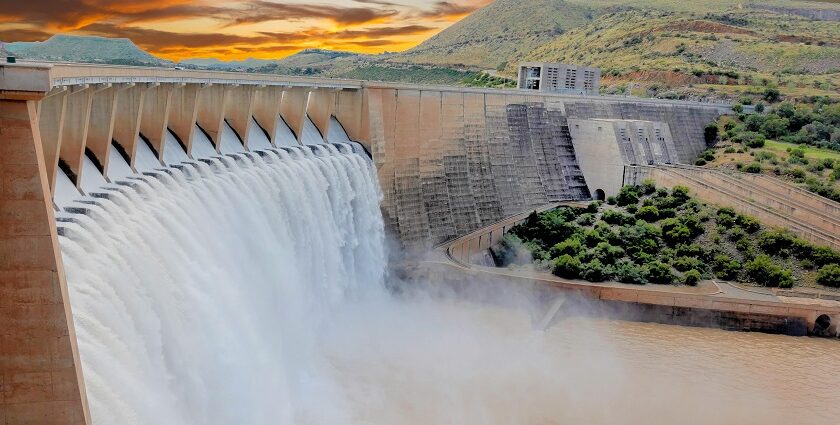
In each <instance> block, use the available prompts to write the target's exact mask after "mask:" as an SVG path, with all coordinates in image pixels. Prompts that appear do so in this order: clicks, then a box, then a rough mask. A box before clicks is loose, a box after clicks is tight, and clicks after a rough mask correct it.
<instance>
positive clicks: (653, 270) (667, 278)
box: [645, 261, 676, 285]
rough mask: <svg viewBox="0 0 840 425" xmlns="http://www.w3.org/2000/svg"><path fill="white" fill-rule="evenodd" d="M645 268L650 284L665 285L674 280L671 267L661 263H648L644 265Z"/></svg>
mask: <svg viewBox="0 0 840 425" xmlns="http://www.w3.org/2000/svg"><path fill="white" fill-rule="evenodd" d="M645 268H646V269H647V278H648V280H649V281H650V282H652V283H656V284H659V285H667V284H670V283H673V282H674V280H675V279H676V276H675V275H674V272H673V271H672V270H671V266H669V265H667V264H665V263H663V262H661V261H653V262H650V263H648V264H646V266H645Z"/></svg>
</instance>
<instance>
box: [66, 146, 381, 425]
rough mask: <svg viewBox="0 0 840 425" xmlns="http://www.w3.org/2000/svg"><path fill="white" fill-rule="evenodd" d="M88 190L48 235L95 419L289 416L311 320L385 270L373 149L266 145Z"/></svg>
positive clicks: (323, 317)
mask: <svg viewBox="0 0 840 425" xmlns="http://www.w3.org/2000/svg"><path fill="white" fill-rule="evenodd" d="M89 194H90V195H91V196H92V197H91V198H87V199H86V200H83V201H82V202H76V203H74V204H72V205H70V206H69V208H68V210H69V211H74V212H76V213H75V214H62V215H61V216H60V218H59V220H60V222H59V233H60V245H61V251H62V254H63V255H62V256H63V262H64V267H65V270H66V274H67V282H68V288H69V297H70V302H71V306H72V312H73V319H74V323H75V329H76V333H77V337H78V341H79V352H80V357H81V363H82V371H83V373H84V379H85V385H86V390H87V396H88V400H89V403H90V411H91V416H92V421H93V423H94V424H96V425H101V424H120V425H132V424H137V425H140V424H210V425H212V424H220V425H221V424H249V425H259V424H291V423H300V421H299V420H297V409H299V406H300V405H301V404H302V403H301V400H300V398H301V397H305V395H306V394H308V393H312V392H313V390H312V387H313V386H315V387H317V386H318V385H320V384H319V382H320V380H319V379H318V375H319V374H320V373H321V371H322V370H323V369H324V366H323V364H321V362H320V360H319V358H320V354H319V353H318V351H317V350H315V349H313V347H314V344H316V341H315V339H316V335H317V334H318V332H317V331H318V329H319V328H320V327H322V326H324V324H325V323H327V322H328V321H329V320H330V316H331V312H332V311H333V309H334V307H335V306H337V305H340V304H341V303H343V302H344V300H345V299H347V298H348V297H354V296H359V295H360V294H361V293H363V292H364V291H366V290H369V289H371V288H380V287H381V284H382V282H383V279H384V274H385V270H386V259H385V252H384V228H383V220H382V216H381V213H380V210H379V203H380V200H381V197H382V194H381V191H380V189H379V185H378V182H377V177H376V173H375V171H374V169H373V167H372V165H371V162H370V161H369V159H368V158H367V157H364V156H362V155H358V154H355V153H353V147H352V146H350V145H343V144H342V145H327V144H322V145H318V146H308V147H295V148H282V149H267V150H264V151H261V152H258V153H254V152H252V153H241V154H234V155H227V156H221V157H215V158H212V159H207V160H202V161H195V162H192V161H187V162H184V163H182V164H179V165H176V166H175V167H172V168H169V169H165V170H158V171H153V172H150V173H147V174H146V175H142V176H130V177H127V178H125V179H124V180H121V181H119V182H116V184H112V185H108V186H106V187H105V188H103V189H101V190H98V191H94V192H93V193H89ZM316 392H318V393H322V391H321V390H320V389H319V390H318V391H316Z"/></svg>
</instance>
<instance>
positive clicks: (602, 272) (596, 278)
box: [580, 258, 610, 282]
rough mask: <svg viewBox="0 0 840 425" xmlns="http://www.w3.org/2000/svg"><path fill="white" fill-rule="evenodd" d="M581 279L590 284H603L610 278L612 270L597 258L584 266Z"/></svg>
mask: <svg viewBox="0 0 840 425" xmlns="http://www.w3.org/2000/svg"><path fill="white" fill-rule="evenodd" d="M580 277H582V278H583V279H585V280H588V281H590V282H603V281H605V280H607V279H608V278H609V277H610V270H609V267H608V266H604V264H603V263H601V261H599V260H598V259H597V258H596V259H594V260H592V261H590V262H588V263H586V264H585V265H584V266H583V269H582V270H581V272H580Z"/></svg>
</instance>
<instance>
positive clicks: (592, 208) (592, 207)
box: [586, 201, 601, 214]
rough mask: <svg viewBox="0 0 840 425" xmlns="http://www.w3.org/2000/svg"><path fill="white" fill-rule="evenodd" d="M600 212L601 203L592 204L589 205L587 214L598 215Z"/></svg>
mask: <svg viewBox="0 0 840 425" xmlns="http://www.w3.org/2000/svg"><path fill="white" fill-rule="evenodd" d="M600 210H601V201H594V202H590V203H589V205H587V206H586V212H587V213H589V214H598V211H600Z"/></svg>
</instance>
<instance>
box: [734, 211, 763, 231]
mask: <svg viewBox="0 0 840 425" xmlns="http://www.w3.org/2000/svg"><path fill="white" fill-rule="evenodd" d="M735 223H736V224H737V225H738V226H741V228H742V229H744V230H745V231H746V232H747V233H755V232H757V231H759V230H761V223H759V221H758V220H756V219H755V218H753V217H749V216H746V215H742V214H738V216H737V217H736V218H735Z"/></svg>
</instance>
